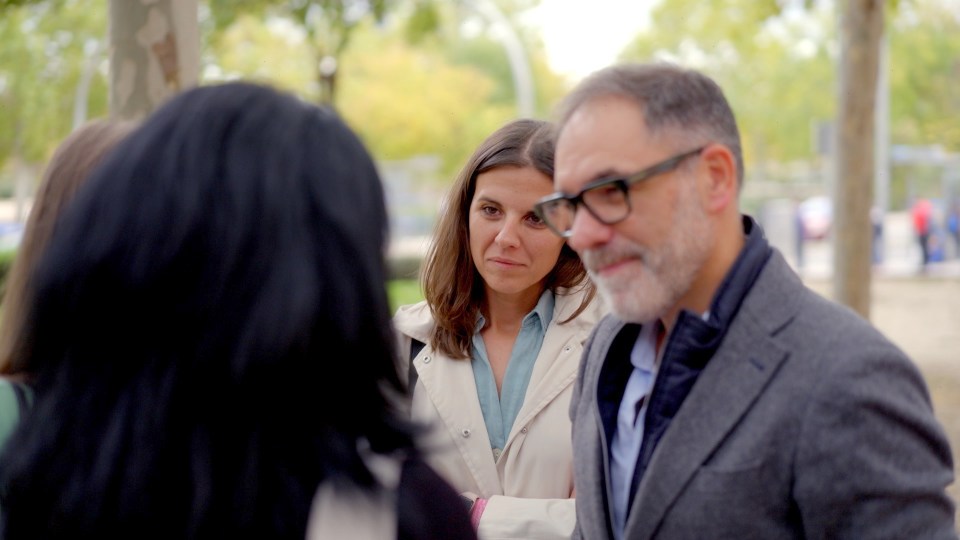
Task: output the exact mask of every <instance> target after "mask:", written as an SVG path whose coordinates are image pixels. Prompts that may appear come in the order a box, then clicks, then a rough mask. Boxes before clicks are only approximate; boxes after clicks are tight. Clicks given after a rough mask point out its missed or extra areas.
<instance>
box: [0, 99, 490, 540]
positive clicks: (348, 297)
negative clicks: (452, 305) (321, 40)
mask: <svg viewBox="0 0 960 540" xmlns="http://www.w3.org/2000/svg"><path fill="white" fill-rule="evenodd" d="M386 238H387V215H386V209H385V206H384V200H383V191H382V186H381V184H380V181H379V178H378V176H377V172H376V169H375V167H374V164H373V162H372V160H371V159H370V156H369V155H368V153H367V151H366V150H365V148H364V147H363V145H362V144H361V142H360V141H359V140H358V139H357V137H356V136H355V135H354V134H353V132H352V131H351V130H350V129H349V128H348V127H347V126H346V125H345V124H344V123H343V122H342V121H341V120H339V119H338V118H337V116H336V115H335V114H334V113H333V112H332V111H331V110H329V109H323V108H318V107H316V106H313V105H310V104H307V103H305V102H303V101H301V100H299V99H297V98H295V97H293V96H289V95H286V94H282V93H279V92H277V91H274V90H271V89H269V88H266V87H262V86H257V85H251V84H246V83H231V84H226V85H221V86H211V87H201V88H196V89H192V90H189V91H186V92H184V93H182V94H180V95H179V96H177V97H175V98H173V99H172V100H171V101H169V102H168V103H167V104H166V105H164V106H163V107H162V108H160V109H159V110H158V111H157V112H155V113H154V114H153V115H152V116H151V117H150V118H148V119H147V120H146V121H145V124H144V125H143V126H142V127H141V128H140V129H138V130H137V131H136V132H135V133H133V134H132V135H130V136H129V137H128V138H127V139H125V140H124V141H123V142H122V143H121V144H120V146H119V147H118V148H117V150H116V151H115V152H113V153H112V154H111V155H110V157H109V158H108V159H107V160H106V161H105V162H104V163H103V164H102V165H101V167H99V168H98V169H97V172H96V173H95V174H94V175H93V176H92V177H91V178H90V180H89V182H88V184H87V185H86V186H85V187H84V189H82V190H81V191H80V193H78V195H77V198H76V200H75V202H74V204H72V205H71V207H70V208H69V209H68V210H67V213H66V214H65V215H64V217H63V219H62V221H61V224H60V226H59V227H58V228H57V230H55V231H54V234H53V237H52V238H51V241H50V247H49V250H48V253H47V255H46V256H45V257H44V259H43V261H42V262H41V264H40V265H39V266H38V268H37V272H36V280H35V287H34V288H35V292H34V293H33V305H35V306H36V307H35V309H33V310H32V312H31V313H30V315H29V316H28V320H27V323H26V324H25V325H24V328H25V329H26V332H27V337H26V339H25V340H24V341H25V343H28V344H29V346H28V347H26V348H25V351H24V353H23V354H24V356H23V360H24V362H25V363H27V364H28V365H30V366H33V367H34V369H35V373H34V381H35V389H36V402H35V404H34V407H33V408H31V410H30V412H29V414H28V415H27V417H26V418H25V419H24V422H23V424H22V426H21V428H20V429H18V430H17V432H16V433H15V434H14V436H13V438H12V439H11V440H10V441H9V443H8V446H7V449H6V451H5V452H4V454H3V456H2V461H0V471H2V481H3V485H4V486H5V488H6V493H4V494H3V496H2V504H3V511H4V515H5V524H4V525H5V527H4V531H3V535H2V536H3V538H4V539H5V540H17V539H21V538H47V539H57V538H70V539H74V538H149V539H152V538H156V539H160V538H163V539H168V538H183V539H203V538H240V539H243V538H250V539H254V538H256V539H260V538H271V539H297V540H301V539H303V538H305V537H307V534H308V519H311V518H310V516H311V512H312V515H313V518H312V520H311V522H310V527H309V531H310V534H311V535H312V536H313V537H327V538H331V537H343V538H347V537H355V538H395V537H396V538H470V537H472V536H473V532H472V529H471V528H470V526H469V522H468V518H467V514H466V512H465V511H464V510H463V507H462V505H461V504H460V502H459V499H458V497H457V495H456V493H455V492H453V491H452V490H451V489H450V487H449V486H448V485H446V484H445V483H444V482H443V481H442V480H441V479H440V478H439V476H437V475H436V474H435V473H433V472H432V471H431V470H430V469H429V468H427V467H426V466H425V465H424V464H423V462H422V461H421V460H420V459H419V457H418V456H419V453H418V451H417V447H416V444H415V434H416V429H415V427H414V426H412V425H411V424H410V423H409V422H408V421H407V420H406V419H405V418H404V416H403V414H404V413H403V412H402V411H401V410H400V409H399V403H401V398H402V395H403V393H404V391H405V388H404V386H403V384H402V382H401V380H400V379H399V377H398V374H397V372H396V363H395V352H396V351H395V342H394V339H393V335H392V332H391V326H390V315H389V308H388V302H387V296H386V291H385V287H384V279H385V270H384V268H385V264H384V260H383V253H384V246H385V242H386ZM344 508H347V509H350V511H341V512H337V511H335V510H337V509H344ZM325 531H339V532H336V533H332V532H326V533H325Z"/></svg>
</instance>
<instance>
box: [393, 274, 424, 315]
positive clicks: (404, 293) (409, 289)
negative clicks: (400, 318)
mask: <svg viewBox="0 0 960 540" xmlns="http://www.w3.org/2000/svg"><path fill="white" fill-rule="evenodd" d="M387 294H388V296H389V297H390V307H391V310H392V311H396V310H397V308H398V307H400V306H405V305H407V304H416V303H417V302H419V301H421V300H423V292H422V291H421V290H420V283H419V282H417V280H414V279H392V280H390V281H389V282H387Z"/></svg>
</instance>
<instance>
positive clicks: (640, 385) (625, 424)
mask: <svg viewBox="0 0 960 540" xmlns="http://www.w3.org/2000/svg"><path fill="white" fill-rule="evenodd" d="M659 326H660V324H659V323H654V324H645V325H643V328H641V329H640V335H639V336H637V341H636V342H635V343H634V344H633V350H631V351H630V363H631V364H633V371H632V372H631V373H630V378H629V379H627V386H626V388H625V389H624V391H623V398H622V399H621V400H620V410H619V411H618V413H617V430H616V431H615V432H614V433H613V440H612V441H611V443H610V487H611V488H612V490H613V505H612V507H613V537H614V538H615V539H616V540H620V539H621V538H622V537H623V527H624V525H626V521H627V501H628V500H629V499H630V483H631V482H632V481H633V469H634V468H635V467H636V465H637V456H638V455H639V454H640V445H641V444H642V443H643V419H644V417H646V414H647V401H648V400H647V399H646V397H647V395H648V394H649V393H650V389H651V388H652V387H653V380H654V377H655V376H656V360H657V330H658V329H659ZM641 398H643V405H642V406H641V408H640V410H639V411H637V410H636V403H637V402H638V401H639V400H640V399H641Z"/></svg>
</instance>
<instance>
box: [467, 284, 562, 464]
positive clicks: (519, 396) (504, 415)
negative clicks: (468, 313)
mask: <svg viewBox="0 0 960 540" xmlns="http://www.w3.org/2000/svg"><path fill="white" fill-rule="evenodd" d="M554 302H555V300H554V297H553V292H551V291H550V290H546V291H544V292H543V294H541V295H540V300H539V301H538V302H537V305H536V307H534V308H533V311H531V312H530V313H528V314H527V315H526V316H525V317H524V318H523V322H522V323H521V326H520V333H519V335H517V341H516V342H515V343H514V344H513V350H512V351H511V352H510V362H509V363H508V364H507V371H506V373H504V375H503V384H502V387H501V389H500V395H499V396H498V395H497V382H496V380H495V379H494V377H493V368H491V367H490V360H489V359H488V357H487V348H486V346H484V343H483V338H482V337H481V336H480V330H481V329H482V328H483V327H484V326H485V325H486V320H485V319H484V318H483V316H482V315H480V316H479V317H478V320H477V327H476V331H475V332H474V334H473V354H472V358H471V361H470V364H471V366H472V367H473V378H474V380H475V381H476V384H477V396H478V397H479V398H480V410H481V411H483V421H484V423H485V424H486V425H487V436H488V437H490V448H491V450H492V452H493V458H494V460H497V459H499V458H500V453H501V452H502V451H503V447H504V445H506V444H507V437H508V436H509V435H510V430H511V429H512V428H513V423H514V421H516V419H517V415H518V414H519V413H520V407H521V406H523V398H524V396H526V394H527V386H529V384H530V375H531V374H532V373H533V366H534V364H535V363H536V361H537V356H538V355H539V354H540V346H541V345H542V344H543V337H544V335H545V334H546V333H547V327H548V326H549V325H550V321H551V320H552V319H553V306H554Z"/></svg>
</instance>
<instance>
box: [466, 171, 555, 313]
mask: <svg viewBox="0 0 960 540" xmlns="http://www.w3.org/2000/svg"><path fill="white" fill-rule="evenodd" d="M552 192H553V182H552V181H551V179H550V177H548V176H547V175H545V174H543V173H541V172H540V171H538V170H536V169H535V168H533V167H529V166H527V167H506V166H505V167H497V168H495V169H491V170H489V171H486V172H484V173H482V174H480V175H479V176H477V184H476V189H475V190H474V194H473V200H472V201H470V213H469V234H470V254H471V255H472V256H473V263H474V265H476V268H477V271H478V272H479V273H480V276H481V277H482V278H483V281H484V286H485V289H486V293H487V298H488V299H491V298H495V297H498V296H499V297H505V298H510V297H513V298H517V297H519V298H520V299H522V300H524V301H531V299H532V302H533V303H536V300H537V298H538V297H539V296H540V293H541V292H542V282H543V279H544V277H546V276H547V274H549V273H550V270H552V269H553V267H554V265H555V264H556V263H557V259H558V258H559V257H560V249H561V248H562V247H563V242H564V241H563V239H562V238H560V237H559V236H557V235H555V234H554V233H552V232H551V231H550V230H549V229H548V228H547V226H546V225H544V223H543V222H542V221H541V220H540V218H539V217H537V215H536V214H534V213H533V204H534V203H535V202H537V201H538V200H539V199H540V198H542V197H544V196H546V195H549V194H550V193H552Z"/></svg>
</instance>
